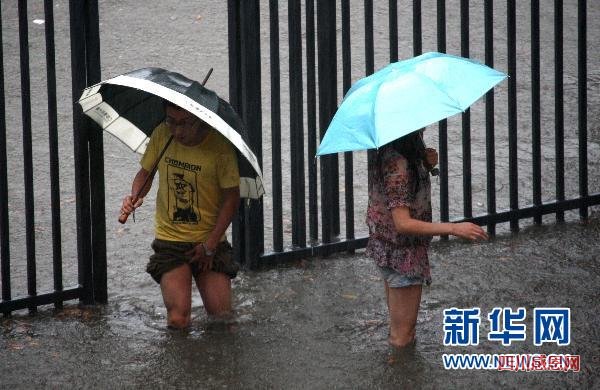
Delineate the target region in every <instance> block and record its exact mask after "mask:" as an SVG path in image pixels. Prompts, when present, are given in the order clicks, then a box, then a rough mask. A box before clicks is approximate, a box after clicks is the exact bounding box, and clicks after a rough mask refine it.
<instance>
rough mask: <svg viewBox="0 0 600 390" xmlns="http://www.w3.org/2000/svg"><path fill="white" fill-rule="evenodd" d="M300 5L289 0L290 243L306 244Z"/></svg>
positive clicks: (298, 2)
mask: <svg viewBox="0 0 600 390" xmlns="http://www.w3.org/2000/svg"><path fill="white" fill-rule="evenodd" d="M301 16H302V8H301V4H300V0H289V1H288V24H289V34H288V35H289V48H290V51H289V53H290V54H289V69H290V71H289V75H290V76H289V78H290V152H291V170H290V175H291V181H292V194H291V195H292V196H291V198H292V245H293V246H294V247H299V248H303V247H305V246H306V210H305V193H304V187H305V185H304V110H303V100H304V97H303V95H304V93H303V88H302V17H301Z"/></svg>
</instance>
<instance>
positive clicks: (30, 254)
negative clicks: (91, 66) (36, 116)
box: [19, 0, 37, 312]
mask: <svg viewBox="0 0 600 390" xmlns="http://www.w3.org/2000/svg"><path fill="white" fill-rule="evenodd" d="M27 23H28V20H27V1H26V0H19V46H20V58H21V105H22V107H21V110H22V111H21V112H22V120H23V168H24V179H25V183H24V184H25V186H24V189H25V225H26V233H25V234H26V244H27V293H28V294H29V296H30V297H33V296H35V295H37V287H36V264H35V220H34V207H35V206H34V201H33V199H34V197H33V152H32V135H31V95H30V93H31V91H30V88H31V87H30V79H29V29H28V25H27ZM29 311H30V312H35V311H37V308H36V306H35V305H32V306H30V307H29Z"/></svg>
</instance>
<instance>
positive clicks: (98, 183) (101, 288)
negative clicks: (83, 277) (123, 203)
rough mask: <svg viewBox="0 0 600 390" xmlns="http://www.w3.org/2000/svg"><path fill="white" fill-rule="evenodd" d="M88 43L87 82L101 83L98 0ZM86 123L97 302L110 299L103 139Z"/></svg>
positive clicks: (89, 20) (90, 3) (89, 15)
mask: <svg viewBox="0 0 600 390" xmlns="http://www.w3.org/2000/svg"><path fill="white" fill-rule="evenodd" d="M85 11H86V18H85V46H86V51H85V53H86V71H87V85H86V86H89V85H94V84H96V83H98V82H100V26H99V16H98V0H87V1H86V10H85ZM85 126H86V127H87V128H88V129H90V132H89V140H88V142H89V153H90V155H89V159H90V160H89V161H90V178H92V177H93V178H94V180H90V182H89V185H90V196H91V197H90V202H91V224H92V226H91V239H92V242H91V244H92V261H93V265H92V272H93V289H94V301H95V302H96V303H106V302H107V300H108V293H107V280H106V279H107V277H106V271H107V270H106V268H107V264H106V213H105V198H104V146H103V145H104V142H103V133H102V130H101V129H100V128H99V126H98V125H97V124H96V123H95V122H93V121H92V120H91V119H90V118H88V117H86V120H85Z"/></svg>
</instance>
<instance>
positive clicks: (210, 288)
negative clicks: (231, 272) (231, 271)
mask: <svg viewBox="0 0 600 390" xmlns="http://www.w3.org/2000/svg"><path fill="white" fill-rule="evenodd" d="M196 286H197V287H198V291H200V296H201V297H202V301H203V302H204V308H205V309H206V312H207V313H208V314H209V315H212V316H216V317H227V316H229V315H230V314H231V279H230V278H229V276H228V275H226V274H224V273H221V272H214V271H206V272H202V273H200V274H198V275H197V276H196Z"/></svg>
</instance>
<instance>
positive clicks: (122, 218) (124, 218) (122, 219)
mask: <svg viewBox="0 0 600 390" xmlns="http://www.w3.org/2000/svg"><path fill="white" fill-rule="evenodd" d="M127 218H129V214H126V213H121V215H119V223H121V224H123V223H125V222H127Z"/></svg>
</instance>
